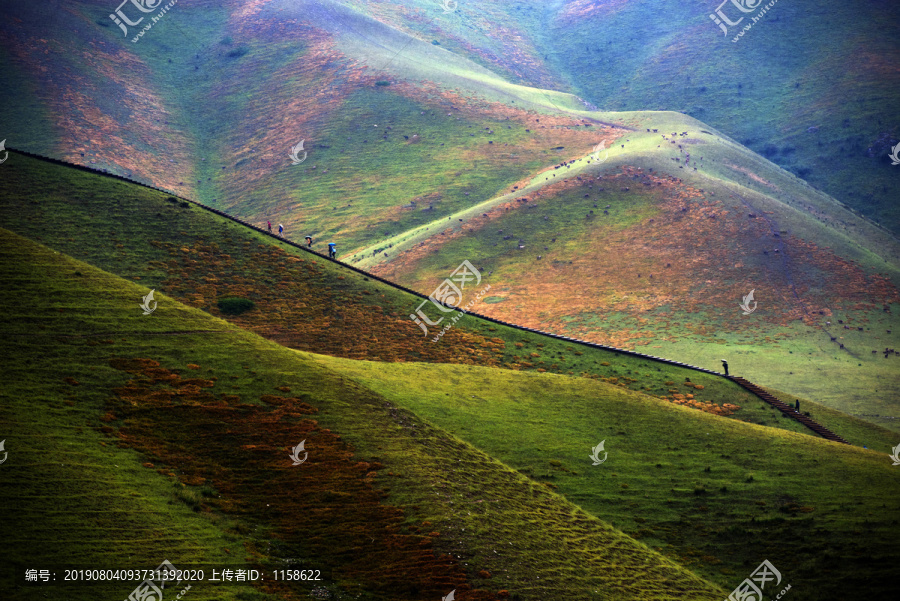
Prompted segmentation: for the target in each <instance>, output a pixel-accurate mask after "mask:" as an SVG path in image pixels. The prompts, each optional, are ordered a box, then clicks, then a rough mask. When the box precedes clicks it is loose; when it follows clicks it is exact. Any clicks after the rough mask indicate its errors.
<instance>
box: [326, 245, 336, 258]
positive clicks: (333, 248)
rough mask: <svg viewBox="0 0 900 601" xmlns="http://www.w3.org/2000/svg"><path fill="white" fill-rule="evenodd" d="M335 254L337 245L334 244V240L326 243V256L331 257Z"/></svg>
mask: <svg viewBox="0 0 900 601" xmlns="http://www.w3.org/2000/svg"><path fill="white" fill-rule="evenodd" d="M336 256H337V247H336V246H335V245H334V242H329V243H328V258H329V259H333V258H335V257H336Z"/></svg>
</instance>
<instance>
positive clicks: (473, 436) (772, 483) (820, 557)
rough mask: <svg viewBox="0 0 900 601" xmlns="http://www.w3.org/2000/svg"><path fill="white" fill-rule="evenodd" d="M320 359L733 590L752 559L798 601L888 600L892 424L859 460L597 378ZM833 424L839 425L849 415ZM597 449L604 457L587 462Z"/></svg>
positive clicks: (870, 430)
mask: <svg viewBox="0 0 900 601" xmlns="http://www.w3.org/2000/svg"><path fill="white" fill-rule="evenodd" d="M316 359H317V360H318V361H319V362H320V363H321V364H323V365H327V366H329V367H331V368H332V369H334V370H336V371H341V372H342V373H345V374H351V375H353V376H354V378H355V379H356V380H357V381H358V382H359V383H360V384H362V385H364V386H367V387H371V388H372V389H373V390H375V391H377V392H379V393H380V394H382V395H384V396H385V398H387V399H389V400H390V401H392V402H394V403H396V404H397V405H399V406H401V407H404V408H407V409H409V410H410V411H413V412H415V413H416V414H417V415H420V416H422V417H423V418H424V419H427V420H429V421H430V422H432V423H434V424H435V425H436V426H439V427H442V428H447V429H448V430H451V431H453V432H455V433H457V434H458V435H459V436H460V437H461V438H462V439H464V440H466V441H467V442H469V443H471V444H472V445H474V446H475V447H477V448H479V449H480V450H482V451H484V452H486V453H488V454H490V455H492V456H494V457H497V458H498V459H500V460H501V461H503V462H504V463H506V464H508V465H510V466H511V467H514V468H516V469H517V470H519V471H520V472H521V473H523V474H526V475H528V476H529V477H530V478H533V479H535V480H538V481H541V482H544V483H546V485H547V486H549V487H550V488H552V489H553V490H555V491H556V492H558V493H559V494H562V495H563V496H565V497H566V498H568V499H570V500H571V501H573V502H575V503H577V504H578V505H579V506H580V507H582V508H583V509H584V510H585V511H587V512H589V513H591V514H593V515H595V516H597V517H600V518H602V519H604V520H610V521H611V522H612V523H613V524H615V525H616V526H617V527H620V528H622V529H623V530H625V531H626V532H628V533H629V534H631V535H632V536H634V537H636V538H638V539H640V540H642V541H643V542H645V543H646V544H647V545H649V546H651V547H652V548H654V549H657V550H659V551H661V552H664V553H666V554H667V555H669V556H670V557H672V558H673V559H675V560H676V561H680V562H681V563H683V564H685V565H688V566H690V567H691V569H692V570H694V571H696V572H697V573H699V574H701V575H703V576H705V577H707V578H709V579H710V580H712V581H714V582H716V583H718V584H720V585H721V586H722V587H723V588H727V589H728V590H731V589H733V588H734V586H736V584H737V582H738V581H739V580H740V579H741V578H743V577H744V576H743V573H744V572H746V571H747V570H748V569H752V568H753V567H755V566H756V564H757V563H758V562H759V561H760V559H759V558H761V557H762V556H765V557H766V558H768V559H769V561H771V562H772V563H773V564H774V565H775V566H776V567H778V568H779V569H780V570H781V571H782V574H785V576H786V578H788V580H789V581H790V583H791V585H792V596H794V595H795V596H796V598H797V599H819V598H829V599H839V598H843V597H844V596H846V595H847V594H851V593H849V591H852V590H854V589H855V587H857V586H860V587H865V586H872V587H873V589H872V590H871V591H870V593H867V595H868V594H871V596H872V597H873V598H881V599H887V598H889V596H890V594H891V593H890V591H892V590H893V588H894V586H893V583H892V580H893V579H895V578H891V577H889V576H888V574H889V573H890V572H891V571H892V570H894V569H895V568H894V567H893V564H894V562H893V559H892V558H893V557H895V556H896V554H897V542H896V540H894V538H895V537H894V532H895V531H896V527H897V526H896V524H897V519H898V517H900V504H898V503H897V501H896V496H897V492H898V491H897V490H892V489H895V487H896V485H897V483H896V479H895V478H894V477H893V475H894V474H893V472H892V471H891V470H892V469H894V468H892V467H891V462H890V458H889V457H888V454H889V453H890V451H891V447H892V444H893V440H894V438H895V435H894V434H892V433H890V432H888V431H887V430H884V429H881V428H877V427H873V426H862V425H860V427H863V428H864V431H858V433H859V434H860V435H863V432H864V433H865V436H866V438H867V440H868V441H869V442H870V446H869V450H867V451H866V450H863V449H853V448H849V447H846V446H842V445H838V444H836V443H830V442H826V441H822V440H816V439H812V438H810V437H805V436H799V435H797V434H794V433H790V432H784V431H780V430H775V429H772V428H767V427H763V426H758V425H749V424H740V423H735V422H734V421H732V420H726V419H723V418H721V417H717V416H712V415H698V414H697V412H695V411H690V410H688V409H685V408H683V407H675V406H672V405H670V404H668V403H665V402H663V401H660V400H659V399H655V398H651V397H648V396H645V395H642V394H640V393H636V392H630V391H624V390H622V389H621V388H618V387H616V386H613V385H610V384H608V383H604V382H594V381H590V380H584V379H575V380H573V379H572V378H570V377H565V376H555V375H549V374H523V373H514V372H507V371H503V370H496V369H486V368H480V367H475V366H454V365H440V366H435V365H423V364H409V363H408V364H384V363H377V362H360V361H350V360H344V359H335V358H329V357H317V358H316ZM756 402H757V403H758V402H759V401H756ZM804 402H805V401H804ZM806 406H807V407H808V408H810V409H811V410H812V412H813V414H814V415H816V416H818V415H819V414H822V413H824V412H827V411H828V410H827V409H825V408H824V407H821V406H819V405H816V404H812V403H807V405H806ZM476 416H477V417H476ZM831 416H832V418H833V420H832V421H833V424H834V425H835V426H836V427H837V425H838V423H839V422H841V421H844V420H847V418H838V417H837V416H834V414H833V413H832V414H831ZM473 418H475V419H473ZM817 418H818V417H817ZM834 420H836V421H834ZM600 441H605V451H606V452H607V453H608V460H607V461H605V462H604V463H602V464H601V465H600V466H593V465H592V462H591V460H590V459H589V454H590V451H591V449H592V448H593V447H594V446H596V445H597V444H598V443H599V442H600ZM600 457H601V458H603V457H605V455H603V454H601V455H600ZM860 535H862V536H860ZM838 549H839V551H838ZM868 570H871V573H870V576H866V575H865V572H866V571H868ZM788 574H789V575H788ZM794 591H795V592H794ZM852 594H853V595H856V594H858V593H856V592H854V593H852Z"/></svg>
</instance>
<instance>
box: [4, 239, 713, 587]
mask: <svg viewBox="0 0 900 601" xmlns="http://www.w3.org/2000/svg"><path fill="white" fill-rule="evenodd" d="M0 249H2V250H0V253H2V261H0V267H2V270H3V273H2V276H3V278H4V281H6V282H8V288H7V293H6V294H4V295H3V300H2V301H0V302H2V312H0V314H2V318H0V321H2V323H0V329H2V331H3V334H4V335H3V337H2V340H3V343H2V345H3V351H2V354H3V356H4V363H5V365H6V373H7V376H6V380H5V384H4V391H3V395H4V402H3V407H4V410H3V412H2V417H0V421H2V426H0V427H2V430H3V431H4V432H7V433H8V434H6V435H5V436H6V449H7V450H8V452H9V453H10V456H9V460H8V461H7V462H6V463H5V464H4V465H3V469H2V470H0V478H2V482H3V484H2V485H3V490H4V495H3V498H2V501H0V503H2V509H3V514H4V516H5V518H6V519H5V520H4V522H3V523H4V528H3V530H4V531H3V539H4V541H6V544H7V548H8V550H10V552H11V554H12V555H13V556H14V557H15V561H16V567H17V568H22V566H25V565H27V566H31V567H41V568H43V567H49V568H52V569H57V570H59V571H60V572H62V568H63V567H64V566H70V565H73V564H77V565H80V566H83V567H98V566H101V567H113V568H118V567H121V568H133V567H144V568H152V567H155V566H156V565H158V564H159V563H160V562H161V560H162V559H163V558H166V559H168V560H169V561H171V562H172V563H173V564H174V565H175V566H176V567H181V568H183V567H187V566H189V565H195V564H202V565H203V566H205V567H206V568H207V569H209V568H211V567H212V566H222V564H226V565H227V566H228V567H231V568H237V567H255V568H261V569H268V570H272V569H276V568H294V569H299V568H303V569H317V570H321V571H322V574H323V580H322V582H320V583H316V586H315V591H316V592H315V593H314V594H313V596H314V597H316V598H333V599H350V598H353V599H431V598H435V597H438V596H443V595H446V594H448V593H449V592H450V591H451V590H453V589H456V590H457V591H458V598H459V599H482V600H488V599H498V598H513V599H540V598H546V597H547V596H548V595H550V594H552V595H557V594H559V595H564V596H566V598H573V599H613V598H615V599H631V598H633V599H675V598H682V595H688V596H690V597H691V598H696V599H716V598H720V597H721V596H722V595H723V594H724V591H723V589H721V588H718V587H716V586H714V585H711V584H709V583H707V582H705V581H703V580H701V579H700V578H698V577H696V576H694V575H693V574H692V573H690V572H689V571H687V570H685V569H684V568H682V567H680V566H679V565H678V564H677V563H675V562H672V561H670V560H668V559H666V558H664V557H662V556H660V555H658V554H657V553H655V552H654V551H652V550H650V549H648V548H647V547H645V546H643V545H641V544H639V543H637V542H635V541H633V540H632V539H631V538H629V537H628V536H626V535H624V534H622V533H621V532H620V531H618V530H616V529H614V528H612V527H610V526H608V525H606V524H605V523H604V522H602V521H601V520H599V519H597V518H596V517H594V516H591V515H588V514H586V513H584V512H583V511H582V510H580V509H579V508H577V507H576V506H574V505H572V504H571V503H570V502H568V501H566V500H565V499H564V498H562V497H560V496H559V495H557V494H554V493H552V492H550V491H549V490H547V488H546V487H545V486H543V485H541V484H538V483H535V482H533V481H531V480H529V479H528V478H526V477H524V476H523V475H521V474H519V473H517V472H515V471H513V470H510V469H509V468H507V467H505V466H504V465H503V464H502V463H500V462H498V461H496V460H495V459H493V458H491V457H490V456H488V455H485V454H484V453H482V452H480V451H478V450H477V449H475V448H473V447H472V446H470V445H468V444H467V443H465V442H464V441H462V440H460V439H458V438H456V437H455V436H453V435H452V434H451V433H449V432H447V431H445V430H442V429H440V428H437V427H435V426H433V425H430V424H429V423H427V422H425V421H422V420H421V419H420V418H418V417H417V416H416V415H414V414H413V413H411V412H409V411H407V410H405V409H403V408H400V407H397V406H395V404H394V403H392V402H390V401H389V400H387V399H385V398H384V397H382V396H380V395H378V394H377V393H373V392H371V391H370V390H368V389H367V388H365V387H360V386H358V385H356V384H354V383H353V382H352V381H350V380H349V379H347V378H345V377H344V376H343V375H342V373H341V372H335V371H333V370H330V369H327V368H323V367H319V366H317V365H316V363H315V362H314V361H313V360H311V359H310V358H305V357H300V356H298V355H296V354H294V353H293V352H291V351H289V350H287V349H284V348H283V347H280V346H279V345H277V344H274V343H271V342H267V341H265V340H263V339H262V338H259V337H257V336H255V335H253V334H250V333H247V332H243V331H241V330H240V329H238V328H236V327H234V326H231V325H229V324H228V323H226V322H223V321H222V320H220V319H216V318H213V317H210V316H208V315H206V314H204V313H203V312H201V311H198V310H196V309H191V308H188V307H186V306H184V305H181V304H180V303H178V302H177V301H175V300H174V299H172V298H170V297H167V296H164V295H160V296H158V297H157V300H158V305H157V308H156V310H155V311H154V312H153V313H152V314H151V315H142V313H141V312H140V309H139V308H138V307H137V302H136V301H137V300H138V299H140V298H141V296H142V295H143V294H145V293H146V288H144V287H143V286H139V285H137V284H133V283H130V282H127V281H125V280H122V279H119V278H116V277H114V276H111V275H110V274H107V273H104V272H102V271H99V270H97V269H96V268H93V267H91V266H90V265H87V264H85V263H82V262H79V261H74V260H71V259H69V258H67V257H66V256H65V255H61V254H59V253H58V252H56V251H52V250H50V249H48V248H46V247H43V246H40V245H38V244H35V243H33V242H31V241H29V240H26V239H24V238H21V237H18V236H16V235H14V234H12V233H10V232H8V231H5V230H3V231H0ZM301 440H304V441H305V442H306V450H307V452H308V453H309V460H308V462H305V463H303V464H302V465H301V466H297V467H292V466H291V462H290V461H289V457H288V455H289V450H290V448H291V447H292V446H294V445H296V444H297V443H299V442H300V441H301ZM61 449H62V450H64V452H63V453H60V452H59V451H60V450H61ZM48 451H49V452H50V453H51V455H49V456H48ZM57 460H59V465H58V466H57ZM451 466H452V467H451ZM486 497H489V498H490V499H491V502H492V505H491V506H490V510H489V511H488V510H486V508H485V506H480V507H479V506H478V503H479V500H483V499H485V498H486ZM61 507H62V508H63V509H64V510H61ZM473 513H474V514H475V515H477V516H479V517H478V518H473V517H471V516H472V514H473ZM13 524H14V525H15V528H12V527H11V525H13ZM501 545H502V546H501ZM498 549H499V551H498ZM638 574H639V575H640V577H636V575H638ZM133 587H134V583H128V584H126V583H114V584H103V585H97V586H92V585H79V586H74V585H70V586H65V587H64V588H63V585H59V584H57V585H56V586H54V587H51V586H50V585H47V586H46V587H44V588H29V587H26V586H22V585H21V583H20V584H19V585H18V586H16V587H15V588H14V589H7V590H10V591H11V592H12V594H13V595H14V596H13V597H10V598H15V599H32V598H44V597H43V596H44V595H45V594H50V595H54V596H58V595H59V594H64V595H65V596H66V598H69V599H88V598H97V597H98V596H103V597H107V596H114V595H118V596H119V597H124V596H126V595H127V594H128V592H129V591H130V590H132V588H133ZM5 588H6V587H5ZM312 592H313V586H312V585H311V584H308V583H291V585H290V586H288V585H286V584H284V583H283V582H273V581H271V580H269V581H265V582H261V583H257V584H256V585H255V586H254V587H250V586H249V585H235V584H234V583H231V584H219V585H215V584H210V583H196V584H195V585H194V586H193V587H192V588H191V590H190V594H191V596H192V598H197V599H223V598H228V599H299V598H307V597H308V595H309V594H311V593H312Z"/></svg>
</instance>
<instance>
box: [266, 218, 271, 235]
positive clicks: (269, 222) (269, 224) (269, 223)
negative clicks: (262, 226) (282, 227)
mask: <svg viewBox="0 0 900 601" xmlns="http://www.w3.org/2000/svg"><path fill="white" fill-rule="evenodd" d="M266 226H268V228H269V233H270V234H271V233H272V222H271V221H266Z"/></svg>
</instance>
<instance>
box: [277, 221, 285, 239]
mask: <svg viewBox="0 0 900 601" xmlns="http://www.w3.org/2000/svg"><path fill="white" fill-rule="evenodd" d="M278 235H279V236H281V237H284V226H283V225H281V224H280V223H279V224H278Z"/></svg>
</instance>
